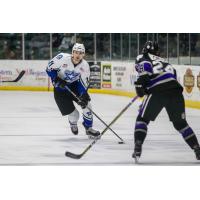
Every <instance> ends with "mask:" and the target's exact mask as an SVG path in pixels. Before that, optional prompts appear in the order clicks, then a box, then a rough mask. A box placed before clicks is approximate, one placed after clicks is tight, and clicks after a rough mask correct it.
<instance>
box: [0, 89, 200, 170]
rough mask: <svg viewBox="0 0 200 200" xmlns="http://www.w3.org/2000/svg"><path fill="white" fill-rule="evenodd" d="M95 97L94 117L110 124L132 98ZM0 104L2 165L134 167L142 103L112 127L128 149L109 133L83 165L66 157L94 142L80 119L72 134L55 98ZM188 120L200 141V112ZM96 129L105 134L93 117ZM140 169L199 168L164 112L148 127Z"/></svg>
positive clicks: (46, 95) (5, 94)
mask: <svg viewBox="0 0 200 200" xmlns="http://www.w3.org/2000/svg"><path fill="white" fill-rule="evenodd" d="M91 97H92V104H93V110H94V112H95V113H96V114H98V115H99V117H101V118H102V119H103V120H104V121H105V122H106V123H107V124H109V123H110V122H111V121H112V120H113V118H114V117H115V116H116V115H117V114H118V113H119V112H120V111H121V110H122V109H123V108H124V107H125V106H126V105H127V104H128V103H129V102H130V101H131V98H128V97H120V96H112V95H103V94H91ZM0 102H1V103H0V165H76V166H77V165H90V166H93V165H111V166H115V165H135V163H134V160H133V159H132V157H131V155H132V152H133V146H134V145H133V131H134V123H135V119H136V116H137V112H138V105H139V104H140V103H141V102H140V101H139V100H137V101H136V102H135V103H133V105H132V106H131V107H130V108H129V109H128V110H127V111H126V112H125V113H124V114H123V115H122V116H121V117H120V118H119V119H118V121H117V122H116V123H115V124H114V125H113V126H112V129H113V130H114V131H115V132H116V133H117V134H118V135H119V136H120V137H122V138H123V139H124V141H125V144H118V141H119V139H118V138H117V137H116V136H115V135H114V134H113V133H112V132H111V131H109V130H108V131H107V132H106V133H105V134H104V135H103V136H102V138H101V140H99V141H98V142H97V143H96V144H95V145H93V147H92V148H91V149H90V150H89V151H88V152H87V153H86V154H85V155H84V156H83V157H82V158H81V159H79V160H74V159H72V158H68V157H65V152H66V151H70V152H73V153H77V154H80V153H82V151H83V150H84V149H85V148H86V147H87V146H88V145H89V144H90V143H91V142H92V141H91V140H89V139H88V138H87V136H86V135H85V131H84V128H83V126H82V124H81V123H82V118H80V119H79V134H78V135H77V136H75V135H73V134H72V133H71V131H70V127H69V124H68V121H67V120H66V118H63V117H62V116H61V114H60V112H59V110H58V108H57V106H56V104H55V102H54V98H53V93H52V92H22V91H0ZM77 108H78V106H77ZM78 109H79V108H78ZM79 111H80V112H81V110H80V109H79ZM186 114H187V119H188V122H189V124H190V125H191V127H192V128H193V130H194V131H195V133H196V134H197V137H198V139H199V140H200V135H199V133H200V128H199V127H200V125H199V117H200V111H199V110H198V109H189V108H188V109H187V110H186ZM94 128H96V129H98V130H103V129H104V128H105V126H104V125H103V124H102V122H100V121H99V120H98V119H96V118H95V117H94ZM139 165H140V166H141V165H142V166H143V165H200V162H198V161H197V160H196V158H195V155H194V153H193V151H192V150H191V149H190V148H189V147H188V146H187V145H186V144H185V142H184V141H183V139H182V137H181V135H180V134H179V133H178V132H177V131H176V130H174V128H173V126H172V124H171V123H170V122H169V120H168V116H167V114H166V112H165V111H162V112H161V113H160V115H159V117H158V118H157V120H156V121H155V122H151V124H150V125H149V129H148V135H147V138H146V140H145V143H144V145H143V154H142V157H141V159H140V164H139Z"/></svg>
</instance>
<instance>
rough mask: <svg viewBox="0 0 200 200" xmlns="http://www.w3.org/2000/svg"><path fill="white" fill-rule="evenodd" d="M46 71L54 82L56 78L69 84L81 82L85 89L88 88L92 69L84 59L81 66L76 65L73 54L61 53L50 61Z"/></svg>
mask: <svg viewBox="0 0 200 200" xmlns="http://www.w3.org/2000/svg"><path fill="white" fill-rule="evenodd" d="M46 71H47V74H48V75H49V76H50V77H51V79H52V81H54V80H55V79H56V77H59V78H61V79H62V80H65V81H66V82H67V83H68V84H71V83H73V82H75V81H77V80H80V82H81V84H82V85H83V87H84V88H85V89H87V88H88V85H89V78H90V67H89V64H88V63H87V61H86V60H84V59H83V60H82V61H81V62H80V63H79V64H77V65H74V64H73V62H72V59H71V54H67V53H60V54H58V55H57V56H55V57H54V58H53V59H52V60H50V61H49V64H48V66H47V69H46Z"/></svg>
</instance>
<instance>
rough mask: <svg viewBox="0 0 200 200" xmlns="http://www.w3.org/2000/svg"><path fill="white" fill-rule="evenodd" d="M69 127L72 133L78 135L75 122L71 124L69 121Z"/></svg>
mask: <svg viewBox="0 0 200 200" xmlns="http://www.w3.org/2000/svg"><path fill="white" fill-rule="evenodd" d="M70 128H71V131H72V133H73V134H74V135H78V126H77V124H71V123H70Z"/></svg>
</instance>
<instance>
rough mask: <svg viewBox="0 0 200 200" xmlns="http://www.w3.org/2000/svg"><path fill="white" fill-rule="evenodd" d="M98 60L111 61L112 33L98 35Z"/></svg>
mask: <svg viewBox="0 0 200 200" xmlns="http://www.w3.org/2000/svg"><path fill="white" fill-rule="evenodd" d="M96 40H97V42H96V44H97V60H110V33H97V34H96Z"/></svg>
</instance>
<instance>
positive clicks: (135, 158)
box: [134, 156, 140, 164]
mask: <svg viewBox="0 0 200 200" xmlns="http://www.w3.org/2000/svg"><path fill="white" fill-rule="evenodd" d="M139 159H140V157H138V156H135V157H134V160H135V164H139Z"/></svg>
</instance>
